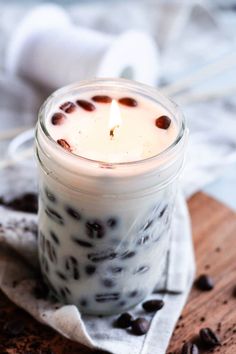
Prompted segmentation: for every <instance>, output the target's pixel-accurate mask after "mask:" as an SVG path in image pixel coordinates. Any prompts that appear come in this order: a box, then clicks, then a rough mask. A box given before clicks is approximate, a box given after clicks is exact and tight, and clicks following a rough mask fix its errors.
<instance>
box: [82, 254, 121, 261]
mask: <svg viewBox="0 0 236 354" xmlns="http://www.w3.org/2000/svg"><path fill="white" fill-rule="evenodd" d="M87 257H88V259H89V260H91V261H92V262H103V261H107V260H112V259H114V258H116V257H117V253H115V252H112V251H111V252H101V253H90V254H88V256H87Z"/></svg>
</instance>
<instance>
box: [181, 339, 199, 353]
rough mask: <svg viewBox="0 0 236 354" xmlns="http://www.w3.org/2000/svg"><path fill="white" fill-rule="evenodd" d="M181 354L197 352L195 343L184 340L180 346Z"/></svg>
mask: <svg viewBox="0 0 236 354" xmlns="http://www.w3.org/2000/svg"><path fill="white" fill-rule="evenodd" d="M181 354H199V350H198V347H197V346H196V344H193V343H191V342H186V343H184V345H183V347H182V350H181Z"/></svg>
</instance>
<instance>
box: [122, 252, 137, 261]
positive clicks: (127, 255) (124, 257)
mask: <svg viewBox="0 0 236 354" xmlns="http://www.w3.org/2000/svg"><path fill="white" fill-rule="evenodd" d="M135 254H136V253H135V252H134V251H127V252H125V253H123V254H122V255H121V256H120V258H121V259H127V258H132V257H134V256H135Z"/></svg>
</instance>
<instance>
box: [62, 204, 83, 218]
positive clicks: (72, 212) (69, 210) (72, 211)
mask: <svg viewBox="0 0 236 354" xmlns="http://www.w3.org/2000/svg"><path fill="white" fill-rule="evenodd" d="M65 209H66V212H67V214H68V215H70V216H71V217H72V218H73V219H75V220H81V215H80V213H79V212H78V211H77V210H75V209H74V208H72V207H66V208H65Z"/></svg>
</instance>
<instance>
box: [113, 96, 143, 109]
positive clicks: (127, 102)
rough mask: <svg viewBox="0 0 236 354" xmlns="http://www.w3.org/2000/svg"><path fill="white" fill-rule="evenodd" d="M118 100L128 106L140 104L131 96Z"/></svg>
mask: <svg viewBox="0 0 236 354" xmlns="http://www.w3.org/2000/svg"><path fill="white" fill-rule="evenodd" d="M118 102H119V103H121V104H123V105H124V106H128V107H136V106H137V105H138V102H137V101H136V100H135V99H134V98H131V97H122V98H120V99H119V101H118Z"/></svg>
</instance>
